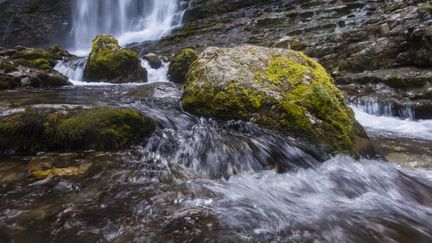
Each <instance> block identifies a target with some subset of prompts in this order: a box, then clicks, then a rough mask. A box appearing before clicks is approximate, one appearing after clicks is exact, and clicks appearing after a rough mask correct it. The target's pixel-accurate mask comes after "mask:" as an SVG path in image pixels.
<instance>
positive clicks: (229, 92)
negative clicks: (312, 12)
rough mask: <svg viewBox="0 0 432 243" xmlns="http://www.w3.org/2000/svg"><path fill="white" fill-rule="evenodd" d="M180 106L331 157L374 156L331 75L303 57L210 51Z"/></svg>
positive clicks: (246, 49) (274, 51)
mask: <svg viewBox="0 0 432 243" xmlns="http://www.w3.org/2000/svg"><path fill="white" fill-rule="evenodd" d="M181 101H182V105H183V107H184V109H185V110H187V111H190V112H192V113H195V114H198V115H202V116H205V117H215V118H219V119H223V120H229V119H241V120H245V121H252V122H255V123H258V124H261V125H264V126H266V127H269V128H272V129H277V130H280V131H283V132H286V133H288V134H291V135H295V136H297V137H301V138H306V139H308V140H310V141H312V142H313V143H315V144H317V145H319V146H320V147H322V148H325V149H326V150H327V151H328V152H335V153H351V154H364V153H369V152H371V151H373V149H372V148H371V145H370V143H369V141H368V138H367V135H366V134H365V132H364V130H363V128H362V127H361V126H360V125H359V124H358V123H357V122H356V120H355V119H354V114H353V111H352V110H351V109H350V108H349V107H348V106H347V104H346V102H345V100H344V97H343V95H342V93H341V92H340V91H339V89H338V88H336V86H335V85H334V83H333V79H332V78H331V76H330V75H329V74H328V73H327V72H326V70H325V69H324V68H323V67H322V66H321V65H320V64H318V63H317V62H315V61H314V60H312V59H311V58H309V57H307V56H306V55H305V54H303V53H301V52H296V51H292V50H285V49H279V48H265V47H257V46H251V45H246V46H241V47H236V48H220V49H219V48H207V49H206V50H205V51H204V52H203V53H202V54H201V55H200V56H199V59H198V60H197V61H196V62H194V63H193V64H192V66H191V67H190V70H189V72H188V74H187V80H186V85H185V88H184V94H183V97H182V100H181Z"/></svg>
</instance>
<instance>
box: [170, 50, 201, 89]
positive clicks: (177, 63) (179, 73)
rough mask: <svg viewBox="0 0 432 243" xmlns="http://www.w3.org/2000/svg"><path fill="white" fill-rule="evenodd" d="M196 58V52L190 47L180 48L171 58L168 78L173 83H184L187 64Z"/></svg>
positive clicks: (187, 68)
mask: <svg viewBox="0 0 432 243" xmlns="http://www.w3.org/2000/svg"><path fill="white" fill-rule="evenodd" d="M197 58H198V54H197V53H196V52H195V51H194V50H192V49H190V48H186V49H182V50H180V51H179V52H177V54H176V55H175V56H174V58H173V59H172V60H171V63H170V65H169V69H168V78H169V79H170V80H171V81H173V82H175V83H184V81H185V77H186V74H187V72H188V70H189V66H190V65H191V64H192V63H193V62H194V61H195V60H196V59H197Z"/></svg>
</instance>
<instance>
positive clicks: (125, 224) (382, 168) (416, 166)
mask: <svg viewBox="0 0 432 243" xmlns="http://www.w3.org/2000/svg"><path fill="white" fill-rule="evenodd" d="M80 2H81V3H82V4H85V5H84V6H86V7H85V8H84V7H83V9H80V11H83V12H85V11H84V10H86V11H89V10H88V9H91V8H92V4H94V3H95V2H101V1H80ZM150 2H153V4H155V5H154V6H156V4H159V2H160V4H162V2H164V1H142V3H143V4H144V5H145V4H149V3H150ZM167 2H170V1H167ZM112 4H113V3H110V4H107V6H106V8H110V6H111V5H112ZM117 4H121V7H119V6H111V7H112V8H116V9H119V11H124V10H125V9H129V10H130V8H136V7H137V6H130V5H128V4H130V1H127V0H125V1H118V3H117ZM144 5H143V6H144ZM140 6H141V5H140ZM98 9H99V10H98V11H105V10H103V9H104V8H103V9H100V6H99V7H98ZM106 11H108V9H107V10H106ZM173 12H175V11H173ZM103 13H104V12H103ZM107 13H108V12H107ZM80 14H81V12H80V13H79V14H78V13H77V15H78V16H81V15H80ZM87 14H88V13H87ZM122 14H123V12H121V14H119V15H118V16H117V17H118V18H120V20H116V21H113V23H114V22H115V23H123V24H124V26H123V27H122V28H124V29H123V30H125V31H123V32H115V31H114V32H113V33H114V34H118V35H119V36H122V35H123V34H125V33H128V32H130V31H132V32H133V31H135V30H136V29H135V30H134V29H130V28H128V27H127V26H128V23H129V22H128V21H135V20H136V18H134V20H130V19H129V20H127V21H126V20H124V18H123V17H124V16H123V15H122ZM83 16H85V14H83ZM128 16H129V15H128ZM144 16H149V15H144ZM158 16H159V15H158ZM167 16H173V15H172V14H168V15H167ZM87 17H89V18H90V16H87ZM117 17H116V18H117ZM77 18H78V17H77ZM78 19H79V18H78ZM80 21H81V20H80ZM82 21H85V20H82ZM122 21H123V22H122ZM90 23H92V22H91V21H90ZM172 24H173V22H171V24H170V26H172ZM87 28H90V25H89V26H87ZM92 28H93V27H92ZM98 28H101V27H95V30H91V31H95V32H96V31H100V29H98ZM107 28H108V27H107ZM110 28H111V26H110V25H109V28H108V29H110ZM112 28H113V29H114V30H116V31H117V30H118V28H119V27H115V28H114V27H112ZM78 29H79V28H78ZM144 29H145V28H144ZM141 30H143V29H141ZM77 31H78V30H77ZM80 31H83V30H80ZM80 31H78V32H80ZM91 31H90V32H91ZM90 32H89V33H90ZM138 32H139V31H138ZM162 32H163V31H162ZM162 32H160V33H162ZM158 33H159V32H158ZM80 36H81V37H82V36H83V35H81V34H80ZM152 36H153V35H152ZM153 37H154V38H157V36H156V35H154V36H153ZM91 38H92V37H91V36H87V37H85V38H84V37H82V39H86V41H87V42H82V43H89V42H88V41H89V40H90V39H91ZM85 47H86V46H84V44H83V45H82V46H79V45H77V48H85ZM84 63H85V58H82V59H77V60H75V61H74V62H73V63H60V64H58V65H57V66H56V69H57V70H59V71H61V72H62V73H65V74H66V75H68V77H69V78H70V79H71V81H72V82H73V84H74V85H72V86H69V87H63V88H57V89H43V90H13V91H5V92H0V115H7V114H10V113H13V112H18V111H20V110H22V109H24V108H25V107H29V106H34V107H56V108H57V109H62V108H65V109H66V108H69V107H97V106H121V107H132V108H135V109H138V110H140V111H142V112H145V113H146V114H148V115H149V116H151V117H153V118H154V119H156V120H157V121H158V127H157V129H156V131H155V132H154V133H153V134H152V136H151V137H150V138H148V139H147V140H145V141H142V143H141V144H138V145H136V146H134V147H132V148H129V149H124V150H119V151H109V152H102V151H78V152H74V153H39V154H38V155H35V156H14V157H8V158H1V159H0V201H1V203H0V242H29V243H30V242H32V243H35V242H36V243H37V242H167V241H175V242H203V241H213V242H221V241H227V242H258V241H259V242H268V241H272V242H431V241H432V224H431V223H430V222H432V169H431V168H432V167H431V165H432V153H431V151H432V121H431V120H417V121H416V120H412V119H409V118H407V119H405V118H404V119H401V118H397V117H391V116H388V114H387V113H385V114H380V113H379V112H372V113H373V114H369V113H366V111H368V108H367V107H363V108H362V107H360V106H353V109H354V111H355V112H356V117H357V119H358V120H359V122H360V123H361V124H362V125H363V126H365V128H366V130H367V132H368V134H369V136H370V137H371V139H372V141H373V142H374V144H375V146H376V148H377V150H378V152H380V153H381V154H383V155H385V156H386V157H387V159H388V160H389V161H384V160H368V159H361V160H354V159H353V158H350V157H346V156H337V157H334V158H329V159H327V160H325V161H321V160H320V158H319V157H318V156H317V155H316V154H315V153H314V151H313V150H311V149H310V148H308V146H307V145H306V144H303V143H302V142H301V141H298V140H296V139H294V138H291V137H287V136H285V135H282V134H279V133H276V132H273V131H269V130H267V129H263V128H260V127H258V126H256V125H254V124H250V123H245V122H240V121H229V122H219V121H215V120H212V119H204V118H200V117H197V116H194V115H191V114H188V113H186V112H184V111H183V110H182V109H181V107H180V104H179V99H180V97H181V94H182V89H181V86H179V85H176V84H174V83H170V82H168V81H167V78H166V72H167V65H168V64H167V63H164V65H163V67H162V68H161V69H158V70H153V69H151V68H149V67H148V64H147V63H146V62H145V61H143V63H142V64H143V65H144V66H145V67H147V68H148V71H149V83H147V84H122V85H111V84H105V83H87V82H84V81H83V80H82V77H81V76H82V67H83V65H84ZM376 110H377V109H374V111H376ZM378 110H379V109H378ZM381 110H385V109H381ZM41 162H42V163H51V164H54V166H55V167H68V166H77V165H79V168H84V169H82V171H81V172H80V173H77V174H76V175H73V176H48V177H47V178H38V177H35V176H31V175H30V173H31V171H32V170H34V167H35V166H37V165H38V164H40V163H41Z"/></svg>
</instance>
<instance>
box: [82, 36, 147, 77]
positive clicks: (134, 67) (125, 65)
mask: <svg viewBox="0 0 432 243" xmlns="http://www.w3.org/2000/svg"><path fill="white" fill-rule="evenodd" d="M84 80H86V81H91V82H111V83H127V82H147V70H145V68H143V67H142V66H141V61H140V59H139V58H138V54H137V53H136V52H134V51H132V50H130V49H126V48H121V47H120V45H119V44H118V41H117V40H116V39H115V38H114V37H112V36H110V35H98V36H97V37H96V38H95V39H94V40H93V46H92V51H91V53H90V56H89V58H88V61H87V64H86V67H85V69H84Z"/></svg>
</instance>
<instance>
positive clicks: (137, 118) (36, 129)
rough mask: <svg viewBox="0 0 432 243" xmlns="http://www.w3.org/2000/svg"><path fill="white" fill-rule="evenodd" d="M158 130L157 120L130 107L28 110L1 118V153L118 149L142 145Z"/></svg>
mask: <svg viewBox="0 0 432 243" xmlns="http://www.w3.org/2000/svg"><path fill="white" fill-rule="evenodd" d="M155 127H156V123H155V121H154V120H153V119H151V118H148V117H147V116H145V115H143V114H142V113H140V112H139V111H136V110H132V109H127V108H95V109H90V110H81V109H77V110H71V111H69V112H67V113H64V112H57V111H52V110H35V109H27V110H26V111H24V112H21V113H16V114H12V115H9V116H5V117H0V153H3V154H5V153H34V152H37V151H47V150H76V149H117V148H122V147H125V146H128V145H130V144H134V143H139V142H140V141H142V140H143V139H144V138H145V137H146V136H148V135H149V134H151V133H152V132H153V130H154V129H155Z"/></svg>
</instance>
